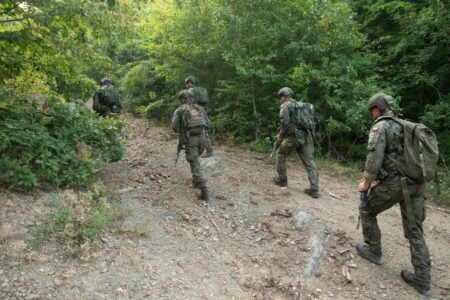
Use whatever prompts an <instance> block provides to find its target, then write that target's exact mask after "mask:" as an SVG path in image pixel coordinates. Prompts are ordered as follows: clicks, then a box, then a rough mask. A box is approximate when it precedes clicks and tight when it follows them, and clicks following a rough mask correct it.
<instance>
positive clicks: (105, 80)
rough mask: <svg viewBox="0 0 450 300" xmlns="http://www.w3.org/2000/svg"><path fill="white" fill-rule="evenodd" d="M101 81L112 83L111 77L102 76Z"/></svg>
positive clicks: (102, 82)
mask: <svg viewBox="0 0 450 300" xmlns="http://www.w3.org/2000/svg"><path fill="white" fill-rule="evenodd" d="M100 83H101V84H107V83H112V80H111V79H110V78H106V77H105V78H102V79H101V80H100Z"/></svg>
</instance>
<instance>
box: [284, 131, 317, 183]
mask: <svg viewBox="0 0 450 300" xmlns="http://www.w3.org/2000/svg"><path fill="white" fill-rule="evenodd" d="M293 151H296V152H297V154H298V156H300V159H301V160H302V162H303V165H304V166H305V169H306V172H307V173H308V179H309V184H310V188H311V189H314V190H318V189H319V174H318V172H317V167H316V163H315V161H314V141H313V139H312V137H311V135H310V134H306V136H305V137H304V139H303V140H302V141H301V142H300V141H299V140H298V139H297V138H296V137H295V136H294V135H291V136H288V137H286V138H284V140H283V142H281V145H280V148H278V151H277V172H278V176H279V177H280V179H281V180H282V181H287V170H286V158H287V157H288V156H289V154H291V152H293Z"/></svg>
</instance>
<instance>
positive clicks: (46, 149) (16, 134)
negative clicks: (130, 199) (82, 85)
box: [0, 95, 124, 187]
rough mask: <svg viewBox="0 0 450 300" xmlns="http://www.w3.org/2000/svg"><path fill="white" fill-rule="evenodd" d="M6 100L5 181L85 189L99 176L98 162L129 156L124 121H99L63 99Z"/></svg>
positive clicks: (1, 139)
mask: <svg viewBox="0 0 450 300" xmlns="http://www.w3.org/2000/svg"><path fill="white" fill-rule="evenodd" d="M3 96H4V97H5V95H3ZM6 99H7V100H5V98H3V99H1V100H2V101H0V103H1V104H2V106H1V108H0V155H1V158H0V174H1V177H0V181H1V182H4V183H8V184H11V185H13V186H14V185H16V186H23V187H36V186H40V185H42V184H44V183H56V184H82V183H85V182H86V181H87V180H88V179H89V178H91V176H92V175H93V174H94V173H95V172H96V162H97V160H99V159H100V160H104V161H117V160H119V159H120V158H121V157H122V155H123V153H124V148H123V146H122V144H121V131H122V128H123V122H122V121H121V120H120V119H116V118H99V117H97V116H96V115H95V114H94V113H93V112H92V111H90V110H89V109H88V108H87V107H86V106H85V105H84V104H67V103H65V102H63V101H61V100H60V99H58V98H53V99H45V101H42V104H39V99H35V100H30V99H27V98H15V97H13V96H12V95H8V96H6Z"/></svg>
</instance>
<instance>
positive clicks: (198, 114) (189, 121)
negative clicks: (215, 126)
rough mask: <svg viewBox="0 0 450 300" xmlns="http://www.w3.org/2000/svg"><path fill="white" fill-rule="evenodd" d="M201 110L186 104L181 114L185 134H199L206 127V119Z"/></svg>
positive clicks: (196, 106)
mask: <svg viewBox="0 0 450 300" xmlns="http://www.w3.org/2000/svg"><path fill="white" fill-rule="evenodd" d="M202 110H203V109H202V108H201V107H200V106H198V105H197V104H186V105H185V107H184V113H183V124H184V128H185V131H186V132H189V133H190V134H199V133H201V132H202V131H203V130H204V129H205V127H206V119H205V117H204V116H203V112H202Z"/></svg>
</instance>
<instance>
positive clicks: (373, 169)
mask: <svg viewBox="0 0 450 300" xmlns="http://www.w3.org/2000/svg"><path fill="white" fill-rule="evenodd" d="M393 103H394V100H393V98H392V97H391V96H389V95H386V94H383V93H379V94H376V95H374V96H372V97H371V98H370V100H369V102H368V109H369V111H370V112H371V114H372V117H373V119H375V121H374V123H373V125H372V128H371V129H370V134H369V142H368V146H367V150H368V154H367V158H366V164H365V169H364V174H363V176H364V178H363V180H362V181H361V182H360V183H359V184H358V191H359V192H366V191H368V190H369V189H370V191H369V193H368V195H367V199H366V201H365V202H363V203H361V207H360V215H361V224H362V230H363V236H364V242H365V244H357V245H356V246H355V247H356V251H357V253H358V255H359V256H361V257H363V258H365V259H368V260H369V261H371V262H373V263H374V264H377V265H380V264H382V263H383V259H382V251H381V232H380V229H379V227H378V223H377V215H378V214H379V213H381V212H383V211H385V210H387V209H389V208H390V207H392V206H394V205H395V204H396V203H400V210H401V215H402V225H403V231H404V234H405V237H406V238H407V239H408V240H409V245H410V251H411V262H412V265H413V266H414V273H412V272H410V271H408V270H402V271H401V274H400V275H401V277H402V278H403V280H404V281H405V282H406V283H407V284H409V285H411V286H413V287H414V288H415V289H416V290H417V291H418V292H419V293H421V294H422V295H425V296H430V295H431V291H430V268H431V266H430V254H429V252H428V248H427V245H426V244H425V240H424V237H423V226H422V223H423V221H424V220H425V198H424V190H425V184H417V183H414V182H412V181H411V180H409V179H406V180H407V182H406V183H407V185H406V187H405V189H402V183H401V180H402V175H401V174H400V172H399V171H398V169H397V167H396V165H395V159H396V158H398V157H400V156H401V155H402V152H403V145H404V143H403V138H404V134H403V127H402V125H400V124H399V123H398V122H395V121H394V120H393V119H391V118H383V117H386V116H394V113H393ZM375 181H377V185H375V186H373V185H372V183H373V182H375ZM371 185H372V187H371ZM405 193H407V194H405ZM405 195H407V196H406V197H405ZM408 195H409V196H408ZM405 199H408V201H406V200H405Z"/></svg>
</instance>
